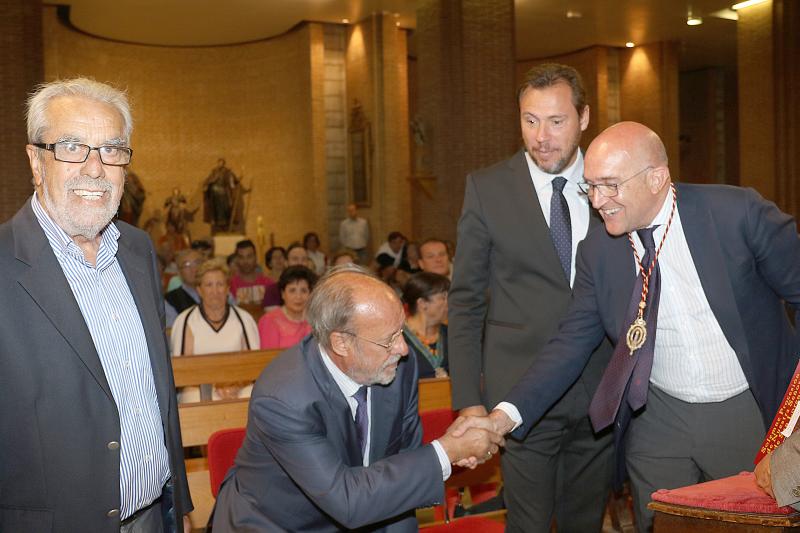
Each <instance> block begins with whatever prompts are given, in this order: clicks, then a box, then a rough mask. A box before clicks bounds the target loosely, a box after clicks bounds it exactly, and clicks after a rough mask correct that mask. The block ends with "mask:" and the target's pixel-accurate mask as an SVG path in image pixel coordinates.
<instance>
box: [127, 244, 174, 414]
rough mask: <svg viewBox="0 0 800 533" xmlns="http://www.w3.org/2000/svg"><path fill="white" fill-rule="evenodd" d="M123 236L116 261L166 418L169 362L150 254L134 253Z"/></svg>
mask: <svg viewBox="0 0 800 533" xmlns="http://www.w3.org/2000/svg"><path fill="white" fill-rule="evenodd" d="M126 236H127V235H126V234H125V233H123V234H122V235H121V236H120V239H119V248H118V249H117V260H118V261H119V264H120V268H121V269H122V273H123V274H124V276H125V280H126V281H127V282H128V288H129V289H130V291H131V294H132V295H133V301H134V302H135V303H136V309H137V311H138V312H139V319H140V320H141V322H142V327H143V328H144V335H145V338H146V340H147V351H148V353H149V356H150V366H151V369H152V371H153V382H154V383H155V386H156V397H157V398H158V407H159V409H160V410H161V413H162V414H163V416H164V417H165V419H166V417H167V415H168V413H169V400H168V399H169V396H170V393H171V391H170V387H172V383H171V380H170V379H168V378H167V376H169V368H168V366H169V365H170V360H169V354H168V352H167V350H166V345H165V340H164V339H165V338H164V325H163V324H161V323H159V317H160V316H162V314H161V313H159V310H158V307H157V304H156V300H155V294H154V292H153V279H154V278H153V276H152V275H151V274H148V264H147V261H148V259H149V254H148V253H147V252H146V251H141V252H139V253H136V252H134V251H133V250H132V249H131V248H130V244H131V243H130V242H129V238H126Z"/></svg>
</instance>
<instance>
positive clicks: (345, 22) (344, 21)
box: [342, 19, 350, 24]
mask: <svg viewBox="0 0 800 533" xmlns="http://www.w3.org/2000/svg"><path fill="white" fill-rule="evenodd" d="M342 24H350V19H342Z"/></svg>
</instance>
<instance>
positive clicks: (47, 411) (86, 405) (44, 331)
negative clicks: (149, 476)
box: [0, 201, 192, 532]
mask: <svg viewBox="0 0 800 533" xmlns="http://www.w3.org/2000/svg"><path fill="white" fill-rule="evenodd" d="M116 225H117V227H118V228H119V230H120V232H121V233H122V235H121V237H120V239H119V251H118V253H117V259H118V260H119V262H120V265H121V267H122V271H123V272H124V274H125V278H126V279H127V280H128V286H129V287H130V289H131V293H132V294H133V298H134V300H135V302H136V306H137V308H138V310H139V315H140V317H141V320H142V325H143V326H144V331H145V335H146V337H147V346H148V349H149V352H150V363H151V365H152V369H153V377H154V378H155V386H156V394H157V397H158V405H159V408H160V411H161V420H162V424H163V427H164V434H165V437H166V441H167V442H166V446H167V450H168V452H169V457H170V469H171V472H172V475H173V477H172V481H173V484H174V489H175V500H176V502H175V503H176V509H177V512H178V516H179V517H180V516H181V515H182V514H185V513H188V512H189V511H190V510H191V509H192V507H191V500H190V498H189V488H188V485H187V483H186V472H185V469H184V464H183V449H182V445H181V437H180V426H179V424H178V410H177V405H176V400H175V385H174V382H173V378H172V368H171V366H170V361H169V352H168V350H167V344H166V338H165V336H164V304H163V300H162V298H161V292H160V282H159V275H158V270H157V268H156V266H155V265H156V263H155V252H154V251H153V247H152V245H151V243H150V239H149V238H148V236H147V235H146V234H145V233H144V232H142V231H140V230H137V229H136V228H133V227H132V226H129V225H128V224H125V223H124V222H116ZM0 390H2V391H3V401H2V402H0V457H2V460H0V531H59V532H60V531H65V532H66V531H93V532H112V531H119V517H108V516H106V513H108V511H109V510H111V509H115V508H119V506H120V484H119V483H120V482H119V472H120V467H119V459H120V455H119V450H118V449H109V448H108V447H107V444H108V443H109V442H111V441H117V442H119V440H120V422H119V414H118V410H117V406H116V403H115V402H114V398H113V396H112V395H111V390H110V389H109V386H108V382H107V380H106V376H105V373H104V372H103V367H102V365H101V363H100V358H99V356H98V355H97V351H96V349H95V346H94V343H93V341H92V337H91V335H90V333H89V329H88V327H87V326H86V323H85V322H84V320H83V316H82V315H81V311H80V308H79V307H78V303H77V301H76V300H75V297H74V296H73V294H72V290H71V289H70V286H69V284H68V283H67V280H66V278H65V277H64V273H63V271H62V270H61V266H60V265H59V263H58V260H57V259H56V257H55V255H54V254H53V250H52V248H51V247H50V244H49V243H48V241H47V238H46V236H45V234H44V232H43V231H42V229H41V227H40V226H39V223H38V221H37V220H36V217H35V215H34V213H33V209H32V208H31V206H30V202H29V201H28V202H26V203H25V206H24V207H23V208H22V209H21V210H20V211H19V212H18V213H17V214H16V215H15V216H14V217H13V218H12V219H11V220H10V221H8V222H6V223H4V224H3V225H2V226H0Z"/></svg>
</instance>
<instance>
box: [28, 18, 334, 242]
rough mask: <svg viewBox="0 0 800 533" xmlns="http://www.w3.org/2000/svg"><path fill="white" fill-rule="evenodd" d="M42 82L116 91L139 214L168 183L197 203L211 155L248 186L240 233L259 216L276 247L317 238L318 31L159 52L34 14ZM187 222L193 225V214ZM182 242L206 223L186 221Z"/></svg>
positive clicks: (158, 201) (321, 203)
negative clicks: (140, 194) (84, 82)
mask: <svg viewBox="0 0 800 533" xmlns="http://www.w3.org/2000/svg"><path fill="white" fill-rule="evenodd" d="M43 18H44V21H43V27H44V32H43V33H44V35H45V36H46V38H45V54H44V55H45V58H46V61H45V78H46V79H47V80H50V79H54V78H57V77H72V76H77V75H85V76H91V77H94V78H96V79H97V80H99V81H109V82H112V83H114V84H116V85H118V86H121V87H126V88H127V90H128V93H129V95H130V98H131V101H132V104H133V113H134V119H135V124H136V125H135V129H134V135H133V139H132V144H133V149H134V158H133V165H132V170H133V171H135V172H136V173H137V174H138V175H139V176H140V177H141V179H142V181H143V182H144V186H145V188H146V189H147V201H146V204H145V215H144V218H145V219H146V217H147V216H149V215H150V214H151V213H152V212H153V211H154V210H156V209H161V208H162V206H163V202H164V200H165V199H166V197H167V196H168V195H169V194H170V193H171V191H172V188H173V187H175V186H178V187H180V188H181V190H182V191H183V192H184V193H185V194H186V196H187V198H189V201H190V205H192V206H194V207H198V206H200V205H201V203H200V202H201V185H202V182H203V180H204V179H205V177H206V176H207V175H208V174H209V172H210V170H211V169H212V168H213V167H214V166H215V164H216V162H217V160H218V159H219V158H220V157H224V158H225V159H226V161H227V164H228V166H229V167H230V168H231V169H232V170H233V171H234V172H236V174H237V175H239V176H243V177H244V183H245V184H246V185H247V186H248V187H250V186H252V188H253V191H252V193H251V194H250V195H249V198H248V199H247V208H248V209H247V233H248V236H250V237H251V238H253V239H254V240H256V239H257V235H256V230H257V226H256V219H257V217H258V216H262V217H263V228H264V232H265V238H264V240H265V241H266V244H268V243H269V235H270V233H274V238H275V240H276V241H277V243H279V244H287V243H289V242H290V241H292V240H296V239H299V238H301V237H302V234H303V233H304V232H306V231H309V230H312V229H313V230H317V231H318V232H319V234H320V237H321V238H322V239H323V246H325V245H326V244H327V243H326V242H325V240H326V236H327V225H326V224H327V222H326V220H327V215H326V211H325V208H324V207H325V203H326V197H325V187H324V178H325V176H324V157H325V148H324V110H323V107H322V106H323V95H322V85H321V82H320V83H312V73H314V72H317V71H318V69H321V68H323V63H322V61H323V42H322V38H323V34H322V28H321V26H319V25H318V24H303V25H300V26H298V27H297V28H295V29H293V30H292V31H290V32H289V33H287V34H284V35H281V36H279V37H276V38H273V39H269V40H265V41H259V42H255V43H249V44H243V45H236V46H220V47H184V48H179V47H159V46H140V45H132V44H126V43H118V42H109V41H106V40H102V39H97V38H94V37H91V36H87V35H85V34H81V33H78V32H75V31H73V30H71V29H69V28H67V27H65V26H63V25H62V24H61V23H60V22H59V20H58V19H57V17H56V9H55V7H45V9H44V17H43ZM201 212H202V209H201V211H200V212H198V216H197V217H196V220H201V219H202V216H200V213H201ZM190 228H191V231H192V235H193V237H197V236H202V235H207V234H208V233H209V227H208V225H207V224H204V223H202V222H198V221H196V222H195V223H193V224H191V226H190Z"/></svg>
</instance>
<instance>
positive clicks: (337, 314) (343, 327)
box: [306, 263, 382, 349]
mask: <svg viewBox="0 0 800 533" xmlns="http://www.w3.org/2000/svg"><path fill="white" fill-rule="evenodd" d="M341 274H356V275H361V276H365V277H367V278H369V279H371V280H374V281H378V282H380V283H382V282H381V281H380V280H379V279H378V278H377V277H375V275H374V274H372V272H370V271H369V270H367V269H365V268H364V267H361V266H358V265H355V264H353V263H348V264H345V265H339V266H335V267H333V268H331V269H330V270H328V271H327V272H326V273H325V274H324V275H323V276H322V277H321V278H320V280H319V281H318V282H317V284H316V285H315V286H314V291H313V292H312V293H311V298H310V299H309V301H308V307H307V308H306V319H307V320H308V323H309V324H310V325H311V333H312V335H314V338H315V339H317V342H318V343H319V344H320V345H321V346H322V347H323V348H325V349H330V348H331V346H330V338H331V333H333V332H334V331H345V332H347V331H349V329H350V323H351V322H352V320H353V314H354V313H355V308H356V304H355V302H354V301H353V285H352V284H350V283H341V280H340V279H338V278H339V277H340V276H341Z"/></svg>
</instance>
